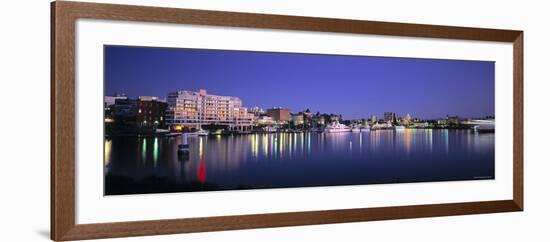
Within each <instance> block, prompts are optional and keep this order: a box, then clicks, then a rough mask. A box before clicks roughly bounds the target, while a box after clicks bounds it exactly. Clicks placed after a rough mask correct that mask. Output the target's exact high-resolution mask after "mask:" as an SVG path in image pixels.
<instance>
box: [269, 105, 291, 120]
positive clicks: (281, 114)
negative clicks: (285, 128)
mask: <svg viewBox="0 0 550 242" xmlns="http://www.w3.org/2000/svg"><path fill="white" fill-rule="evenodd" d="M267 115H268V116H269V117H272V118H273V120H275V121H277V122H289V121H290V119H291V117H290V111H289V110H288V108H270V109H268V110H267Z"/></svg>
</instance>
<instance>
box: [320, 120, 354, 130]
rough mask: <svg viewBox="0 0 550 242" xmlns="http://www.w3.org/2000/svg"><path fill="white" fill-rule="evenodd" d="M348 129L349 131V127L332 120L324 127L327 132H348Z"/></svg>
mask: <svg viewBox="0 0 550 242" xmlns="http://www.w3.org/2000/svg"><path fill="white" fill-rule="evenodd" d="M350 131H351V128H350V127H348V126H346V125H344V124H341V123H339V122H338V121H334V122H332V123H331V124H329V125H327V126H326V127H325V132H327V133H340V132H350Z"/></svg>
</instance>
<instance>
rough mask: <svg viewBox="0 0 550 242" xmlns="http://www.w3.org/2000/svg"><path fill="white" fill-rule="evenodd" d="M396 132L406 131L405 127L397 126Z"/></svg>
mask: <svg viewBox="0 0 550 242" xmlns="http://www.w3.org/2000/svg"><path fill="white" fill-rule="evenodd" d="M394 129H395V131H403V130H405V126H401V125H397V126H395V127H394Z"/></svg>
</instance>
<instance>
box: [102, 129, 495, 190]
mask: <svg viewBox="0 0 550 242" xmlns="http://www.w3.org/2000/svg"><path fill="white" fill-rule="evenodd" d="M188 143H189V146H190V154H189V156H188V158H187V159H186V161H181V160H180V159H178V155H177V145H178V144H181V137H171V138H168V137H154V138H138V137H114V138H108V139H106V140H105V144H104V145H105V147H104V150H105V154H104V155H105V156H104V158H105V161H104V164H105V168H106V174H107V179H106V193H107V194H128V193H130V194H131V193H149V192H180V191H203V190H227V189H249V188H270V187H300V186H327V185H349V184H374V183H395V182H418V181H440V180H468V179H473V178H474V177H488V178H492V177H493V174H494V134H480V135H478V134H475V133H473V132H469V131H468V130H429V129H426V130H412V129H406V130H404V131H401V132H395V131H393V130H377V131H371V132H364V133H331V134H325V133H282V134H279V133H273V134H250V135H241V136H220V135H218V136H209V137H190V138H189V139H188Z"/></svg>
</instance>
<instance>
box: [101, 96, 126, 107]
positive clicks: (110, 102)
mask: <svg viewBox="0 0 550 242" xmlns="http://www.w3.org/2000/svg"><path fill="white" fill-rule="evenodd" d="M118 99H121V100H124V99H128V97H127V96H126V94H124V93H120V94H118V93H115V95H114V96H105V98H104V103H105V108H109V107H110V106H112V105H114V104H115V102H116V100H118Z"/></svg>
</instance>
